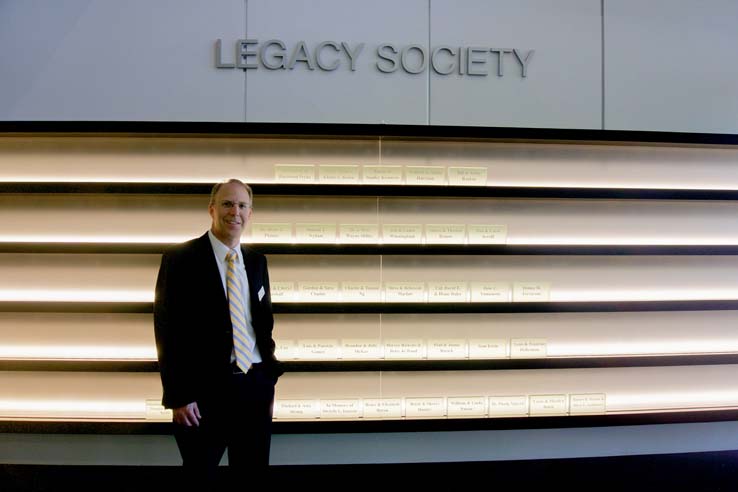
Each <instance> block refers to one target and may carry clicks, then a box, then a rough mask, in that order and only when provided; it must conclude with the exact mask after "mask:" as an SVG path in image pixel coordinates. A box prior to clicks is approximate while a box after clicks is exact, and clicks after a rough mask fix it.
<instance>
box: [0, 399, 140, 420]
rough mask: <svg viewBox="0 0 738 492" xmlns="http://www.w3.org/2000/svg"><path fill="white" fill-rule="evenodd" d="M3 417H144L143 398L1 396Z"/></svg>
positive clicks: (0, 410)
mask: <svg viewBox="0 0 738 492" xmlns="http://www.w3.org/2000/svg"><path fill="white" fill-rule="evenodd" d="M0 416H2V417H37V418H38V417H43V418H54V417H72V418H85V417H88V418H100V417H115V418H121V417H126V418H145V417H146V403H145V401H144V400H128V401H126V400H123V401H112V400H40V399H39V400H21V399H0Z"/></svg>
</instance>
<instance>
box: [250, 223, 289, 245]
mask: <svg viewBox="0 0 738 492" xmlns="http://www.w3.org/2000/svg"><path fill="white" fill-rule="evenodd" d="M251 241H252V242H254V243H291V242H293V241H292V224H258V223H257V224H251Z"/></svg>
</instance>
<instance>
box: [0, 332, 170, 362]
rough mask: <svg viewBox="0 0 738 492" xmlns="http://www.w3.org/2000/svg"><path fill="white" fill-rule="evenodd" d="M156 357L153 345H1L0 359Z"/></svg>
mask: <svg viewBox="0 0 738 492" xmlns="http://www.w3.org/2000/svg"><path fill="white" fill-rule="evenodd" d="M152 329H153V328H152ZM156 357H157V355H156V347H154V346H153V345H152V346H143V345H142V346H119V345H118V346H117V345H41V344H39V345H0V359H13V360H22V359H74V360H156Z"/></svg>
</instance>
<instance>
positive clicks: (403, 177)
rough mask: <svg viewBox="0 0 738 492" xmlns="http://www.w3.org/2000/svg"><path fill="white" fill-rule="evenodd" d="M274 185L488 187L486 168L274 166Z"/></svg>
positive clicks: (331, 165) (348, 165) (354, 165)
mask: <svg viewBox="0 0 738 492" xmlns="http://www.w3.org/2000/svg"><path fill="white" fill-rule="evenodd" d="M274 180H275V181H276V182H277V183H319V184H354V185H356V184H370V185H385V184H386V185H403V184H405V185H435V186H438V185H440V186H443V185H451V186H487V168H486V167H456V166H449V167H446V166H382V165H369V164H367V165H363V166H362V165H358V164H341V165H333V164H320V165H317V166H316V165H315V164H277V165H275V166H274Z"/></svg>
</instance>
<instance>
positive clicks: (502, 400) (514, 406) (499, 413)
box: [488, 396, 528, 417]
mask: <svg viewBox="0 0 738 492" xmlns="http://www.w3.org/2000/svg"><path fill="white" fill-rule="evenodd" d="M488 403H489V408H488V412H489V416H490V417H524V416H526V415H528V397H527V396H490V397H489V402H488Z"/></svg>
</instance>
